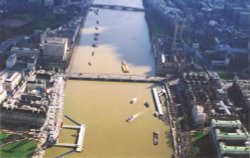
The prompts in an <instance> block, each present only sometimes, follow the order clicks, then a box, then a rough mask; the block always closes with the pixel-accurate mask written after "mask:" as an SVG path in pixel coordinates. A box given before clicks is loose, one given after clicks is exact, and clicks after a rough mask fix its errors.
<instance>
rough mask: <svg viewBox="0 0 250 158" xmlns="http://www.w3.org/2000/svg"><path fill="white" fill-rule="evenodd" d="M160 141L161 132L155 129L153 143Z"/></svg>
mask: <svg viewBox="0 0 250 158" xmlns="http://www.w3.org/2000/svg"><path fill="white" fill-rule="evenodd" d="M158 143H159V132H157V131H154V132H153V144H154V145H158Z"/></svg>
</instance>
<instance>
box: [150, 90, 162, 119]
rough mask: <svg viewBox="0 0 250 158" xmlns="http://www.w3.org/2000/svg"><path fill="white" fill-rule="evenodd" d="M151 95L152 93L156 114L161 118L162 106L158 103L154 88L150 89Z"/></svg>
mask: <svg viewBox="0 0 250 158" xmlns="http://www.w3.org/2000/svg"><path fill="white" fill-rule="evenodd" d="M152 93H153V97H154V101H155V106H156V109H157V112H158V113H159V115H160V116H162V115H163V110H162V105H161V103H160V99H159V95H158V92H157V90H156V88H152Z"/></svg>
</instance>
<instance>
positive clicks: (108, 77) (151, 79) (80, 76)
mask: <svg viewBox="0 0 250 158" xmlns="http://www.w3.org/2000/svg"><path fill="white" fill-rule="evenodd" d="M65 77H66V78H67V79H71V80H96V81H114V82H144V83H155V82H161V81H164V80H165V78H163V77H155V76H143V75H127V74H126V75H122V74H121V75H119V74H91V73H67V74H65Z"/></svg>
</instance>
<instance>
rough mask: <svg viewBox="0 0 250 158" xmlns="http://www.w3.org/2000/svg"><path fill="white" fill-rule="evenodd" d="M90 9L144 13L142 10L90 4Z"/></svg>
mask: <svg viewBox="0 0 250 158" xmlns="http://www.w3.org/2000/svg"><path fill="white" fill-rule="evenodd" d="M90 7H91V8H100V9H111V10H121V11H133V12H144V11H145V10H144V9H143V8H137V7H129V6H121V5H109V4H92V5H90Z"/></svg>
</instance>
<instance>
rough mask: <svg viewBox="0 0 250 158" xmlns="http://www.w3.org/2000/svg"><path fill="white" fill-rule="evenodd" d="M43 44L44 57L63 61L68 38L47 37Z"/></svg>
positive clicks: (65, 56)
mask: <svg viewBox="0 0 250 158" xmlns="http://www.w3.org/2000/svg"><path fill="white" fill-rule="evenodd" d="M43 45H44V51H43V55H44V57H45V58H46V57H48V58H54V59H56V60H61V61H65V60H66V58H67V48H68V39H67V38H61V37H49V38H47V40H46V42H45V43H44V44H43Z"/></svg>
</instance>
